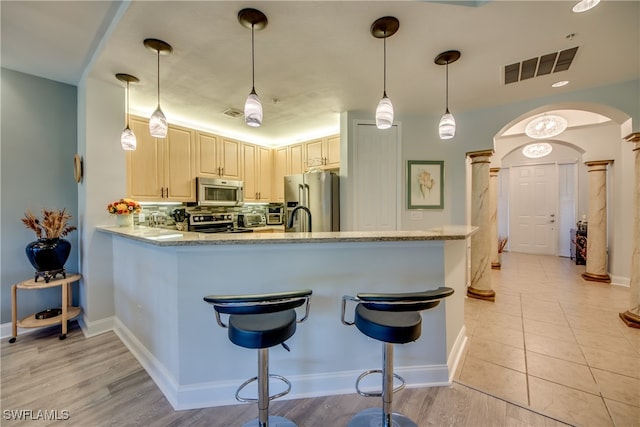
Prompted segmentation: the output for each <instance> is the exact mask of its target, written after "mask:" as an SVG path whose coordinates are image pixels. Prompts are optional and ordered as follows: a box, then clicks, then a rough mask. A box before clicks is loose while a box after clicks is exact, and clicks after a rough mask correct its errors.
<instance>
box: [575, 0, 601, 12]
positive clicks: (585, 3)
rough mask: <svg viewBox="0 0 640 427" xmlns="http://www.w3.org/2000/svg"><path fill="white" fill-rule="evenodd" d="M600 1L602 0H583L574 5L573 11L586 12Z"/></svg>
mask: <svg viewBox="0 0 640 427" xmlns="http://www.w3.org/2000/svg"><path fill="white" fill-rule="evenodd" d="M598 3H600V0H581V1H579V2H578V3H576V5H575V6H573V9H572V10H573V11H574V12H575V13H581V12H586V11H587V10H589V9H593V8H594V7H596V6H597V5H598Z"/></svg>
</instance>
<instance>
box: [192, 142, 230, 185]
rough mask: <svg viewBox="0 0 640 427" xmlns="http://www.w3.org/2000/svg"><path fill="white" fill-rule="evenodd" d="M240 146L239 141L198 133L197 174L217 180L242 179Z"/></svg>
mask: <svg viewBox="0 0 640 427" xmlns="http://www.w3.org/2000/svg"><path fill="white" fill-rule="evenodd" d="M240 146H241V143H240V142H239V141H234V140H232V139H228V138H223V137H220V136H217V135H212V134H209V133H205V132H198V133H197V147H196V152H197V155H196V164H197V168H196V169H197V171H198V172H197V174H198V175H199V176H212V177H216V178H223V177H224V178H229V179H237V180H239V179H241V173H240V171H241V167H240Z"/></svg>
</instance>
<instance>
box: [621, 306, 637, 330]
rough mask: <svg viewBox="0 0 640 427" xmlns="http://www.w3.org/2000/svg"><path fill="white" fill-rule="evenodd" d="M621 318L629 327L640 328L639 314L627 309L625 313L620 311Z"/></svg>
mask: <svg viewBox="0 0 640 427" xmlns="http://www.w3.org/2000/svg"><path fill="white" fill-rule="evenodd" d="M620 318H621V319H622V321H623V322H624V323H625V324H626V325H627V326H628V327H630V328H637V329H640V316H638V315H637V314H635V313H632V312H630V311H629V310H627V311H625V312H624V313H620Z"/></svg>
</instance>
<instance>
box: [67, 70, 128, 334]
mask: <svg viewBox="0 0 640 427" xmlns="http://www.w3.org/2000/svg"><path fill="white" fill-rule="evenodd" d="M78 92H79V94H78V98H79V102H78V117H79V120H78V123H79V126H78V150H79V152H80V153H82V155H83V157H84V159H85V178H84V181H83V183H82V185H81V186H80V187H79V190H78V200H79V203H80V209H79V211H80V217H81V223H82V248H81V261H82V263H81V265H82V274H83V286H82V305H83V307H84V310H85V313H84V318H83V321H84V326H85V327H87V328H88V332H89V334H91V333H93V332H99V330H100V326H98V325H96V323H95V322H97V321H99V320H103V319H107V318H110V317H111V316H113V315H114V313H115V311H114V298H113V283H114V280H118V278H117V277H113V272H112V270H113V260H112V256H113V254H112V249H111V238H109V237H108V236H106V235H105V234H104V233H97V232H96V231H95V226H96V225H103V224H109V223H112V222H113V219H112V218H110V216H109V214H108V213H107V210H106V208H107V204H108V203H109V202H112V201H114V200H118V199H120V198H121V197H124V196H125V194H126V168H125V152H124V151H123V150H122V149H121V148H120V133H121V132H122V129H123V127H124V89H123V88H122V86H121V85H120V84H118V81H117V80H116V79H115V77H114V79H113V83H112V84H107V83H104V82H101V81H98V80H95V79H92V78H89V79H87V81H86V82H84V83H82V84H81V85H80V86H79V91H78ZM105 327H106V328H108V327H109V325H105Z"/></svg>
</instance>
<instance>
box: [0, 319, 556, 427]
mask: <svg viewBox="0 0 640 427" xmlns="http://www.w3.org/2000/svg"><path fill="white" fill-rule="evenodd" d="M59 331H60V328H59V327H51V328H48V329H45V330H40V331H36V332H33V333H31V334H27V335H22V336H19V337H18V341H17V342H16V343H14V344H9V343H8V342H7V340H6V339H5V340H3V341H2V345H1V352H2V358H1V362H2V366H1V375H2V376H1V378H2V382H1V387H2V388H1V405H0V406H1V409H2V419H0V424H1V425H2V426H45V425H55V426H60V425H64V426H67V425H77V426H85V427H90V426H163V427H164V426H213V427H231V426H240V425H242V424H243V423H245V422H247V421H249V420H251V419H253V418H255V417H256V416H257V409H256V406H255V404H242V405H234V406H226V407H218V408H207V409H198V410H189V411H178V412H176V411H174V410H173V409H172V407H171V405H170V404H169V403H168V402H167V400H166V399H165V398H164V396H163V395H162V393H161V392H160V390H159V389H158V387H156V385H155V383H154V382H153V380H151V378H150V377H149V375H147V373H146V372H145V371H144V369H142V367H141V366H140V364H139V363H138V362H137V360H136V359H135V358H134V357H133V355H132V354H131V353H130V352H129V351H128V350H127V348H126V347H125V346H124V345H123V344H122V342H121V341H120V340H119V339H118V337H117V336H116V335H115V334H114V333H112V332H108V333H105V334H102V335H99V336H95V337H91V338H84V336H83V334H82V332H81V331H80V329H79V328H78V327H77V325H76V324H75V322H73V323H72V326H71V329H70V332H69V335H68V337H67V339H66V340H64V341H60V340H59V339H58V334H59ZM394 398H395V402H394V409H395V410H397V411H399V412H402V413H404V414H405V415H407V416H409V417H411V418H412V419H414V420H415V421H416V422H417V423H418V425H419V426H420V427H423V426H474V427H481V426H492V427H493V426H560V425H565V424H562V423H561V422H558V421H556V420H554V419H552V418H548V417H545V416H542V415H539V414H537V413H535V412H532V411H530V410H528V409H525V408H523V407H520V406H517V405H514V404H511V403H508V402H507V401H505V400H501V399H497V398H494V397H491V396H490V395H488V394H485V393H482V392H479V391H476V390H474V389H473V388H470V387H468V386H465V385H462V384H458V383H454V384H453V385H452V386H450V387H434V388H424V389H406V390H403V391H401V392H398V393H397V394H396V395H395V397H394ZM379 404H380V401H379V399H378V398H373V397H370V398H364V397H360V396H358V395H357V394H355V393H354V394H349V395H342V396H330V397H319V398H313V399H300V400H288V401H284V400H279V401H274V402H272V404H271V413H272V414H275V415H280V416H285V417H288V418H290V419H291V420H293V421H294V422H296V423H297V424H298V426H299V427H339V426H346V425H347V423H348V421H349V419H350V418H351V416H352V415H353V414H355V413H356V412H358V411H360V410H362V409H365V408H367V407H376V406H379ZM20 410H31V411H32V412H31V416H28V417H27V418H28V419H26V420H25V419H23V420H22V421H17V420H15V419H10V418H11V414H12V412H7V411H20ZM38 410H42V411H44V410H47V411H49V414H51V413H52V411H57V413H54V415H57V416H58V418H66V417H67V415H68V419H66V420H58V421H44V420H42V419H38V416H39V414H38V412H37V411H38ZM63 411H68V412H63ZM15 413H16V412H13V414H15ZM40 418H41V417H40Z"/></svg>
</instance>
